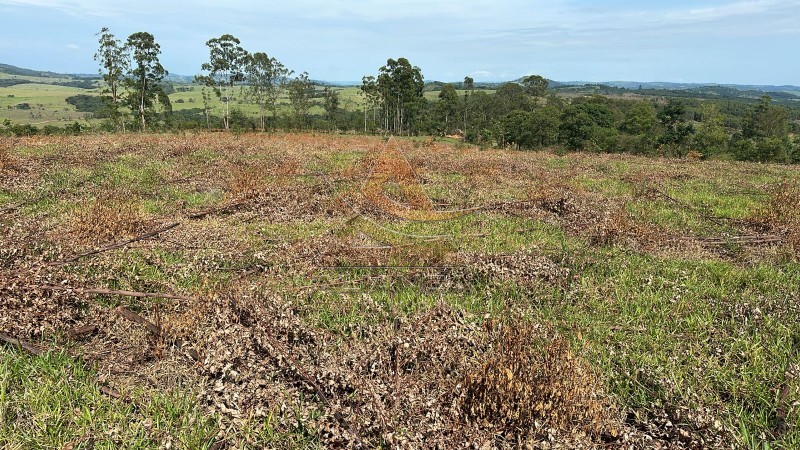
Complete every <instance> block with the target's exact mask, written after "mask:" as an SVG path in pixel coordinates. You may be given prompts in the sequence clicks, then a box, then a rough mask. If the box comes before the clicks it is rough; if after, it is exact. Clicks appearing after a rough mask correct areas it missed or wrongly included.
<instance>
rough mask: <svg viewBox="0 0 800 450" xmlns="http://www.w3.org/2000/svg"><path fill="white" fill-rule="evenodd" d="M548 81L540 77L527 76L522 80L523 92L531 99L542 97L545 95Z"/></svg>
mask: <svg viewBox="0 0 800 450" xmlns="http://www.w3.org/2000/svg"><path fill="white" fill-rule="evenodd" d="M548 84H549V83H548V81H547V79H546V78H544V77H542V76H540V75H528V76H527V77H525V78H523V79H522V85H523V86H525V92H526V93H527V94H528V95H530V96H532V97H544V96H546V95H547V86H548Z"/></svg>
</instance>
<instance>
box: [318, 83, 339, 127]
mask: <svg viewBox="0 0 800 450" xmlns="http://www.w3.org/2000/svg"><path fill="white" fill-rule="evenodd" d="M322 98H323V100H324V104H323V107H324V108H325V115H326V116H327V119H328V124H329V125H330V127H331V129H336V114H337V113H338V112H339V93H338V92H337V91H335V90H333V89H331V88H330V87H327V86H326V87H325V90H324V91H323V92H322Z"/></svg>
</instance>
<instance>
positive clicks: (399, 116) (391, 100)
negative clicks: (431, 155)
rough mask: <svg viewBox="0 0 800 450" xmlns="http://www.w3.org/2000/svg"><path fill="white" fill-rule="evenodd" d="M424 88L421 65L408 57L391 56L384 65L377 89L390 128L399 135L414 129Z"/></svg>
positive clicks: (386, 125)
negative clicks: (415, 63)
mask: <svg viewBox="0 0 800 450" xmlns="http://www.w3.org/2000/svg"><path fill="white" fill-rule="evenodd" d="M424 87H425V82H424V81H423V78H422V71H421V70H420V68H419V67H416V66H412V65H411V63H410V62H409V61H408V60H407V59H406V58H398V59H397V60H394V59H391V58H390V59H388V60H387V61H386V65H385V66H383V67H381V68H380V73H379V75H378V78H377V88H378V93H379V94H380V97H381V104H382V105H383V118H384V127H385V129H386V130H387V131H389V132H392V133H397V134H403V131H406V132H410V131H412V130H411V128H412V124H413V123H414V122H415V119H416V118H417V116H418V115H419V112H420V109H421V107H422V105H423V103H424V99H423V97H422V90H423V88H424Z"/></svg>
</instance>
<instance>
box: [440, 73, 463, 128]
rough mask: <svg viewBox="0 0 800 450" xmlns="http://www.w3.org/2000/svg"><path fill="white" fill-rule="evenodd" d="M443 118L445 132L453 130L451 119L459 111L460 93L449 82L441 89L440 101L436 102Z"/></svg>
mask: <svg viewBox="0 0 800 450" xmlns="http://www.w3.org/2000/svg"><path fill="white" fill-rule="evenodd" d="M436 106H437V108H436V109H437V110H438V112H439V115H440V117H441V118H443V119H444V133H445V134H449V133H450V131H451V126H450V119H451V118H453V117H456V114H457V113H458V93H457V92H456V89H455V88H454V87H453V85H452V84H450V83H447V84H445V85H444V86H442V90H441V91H439V102H438V103H437V104H436Z"/></svg>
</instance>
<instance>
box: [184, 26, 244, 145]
mask: <svg viewBox="0 0 800 450" xmlns="http://www.w3.org/2000/svg"><path fill="white" fill-rule="evenodd" d="M240 44H241V41H240V40H239V39H237V38H235V37H234V36H232V35H230V34H223V35H222V36H220V37H218V38H214V39H210V40H208V42H206V46H208V49H209V61H208V62H207V63H204V64H203V65H202V69H203V70H204V71H207V72H208V75H204V76H203V75H200V76H198V77H196V80H197V81H199V82H202V83H204V84H205V85H207V86H209V87H211V88H213V89H214V92H215V93H216V94H217V97H218V98H219V99H220V100H221V101H222V104H223V111H222V122H223V125H224V126H225V129H226V130H228V129H230V117H231V114H230V103H231V100H232V99H233V95H234V92H235V89H234V88H235V86H236V84H237V83H241V82H242V81H243V80H244V72H245V68H246V67H247V62H248V59H249V58H248V53H247V50H245V49H244V48H242V46H241V45H240Z"/></svg>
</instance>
